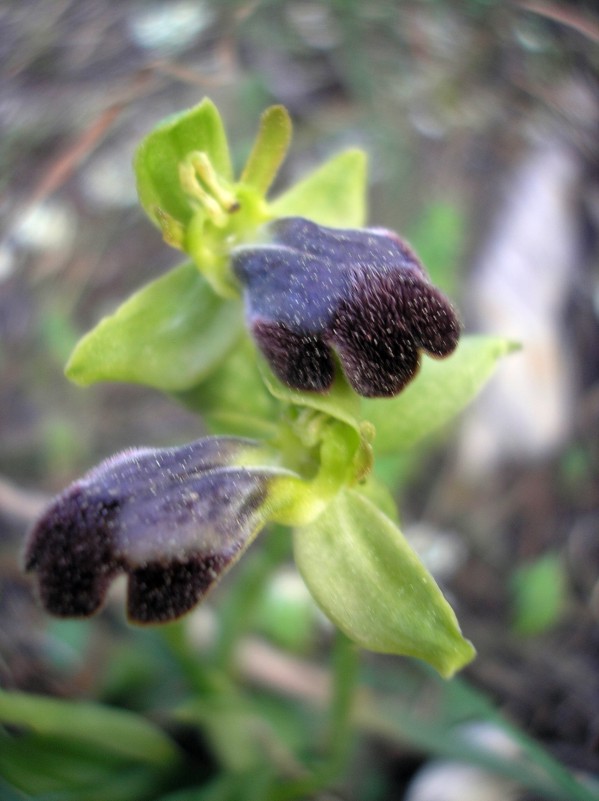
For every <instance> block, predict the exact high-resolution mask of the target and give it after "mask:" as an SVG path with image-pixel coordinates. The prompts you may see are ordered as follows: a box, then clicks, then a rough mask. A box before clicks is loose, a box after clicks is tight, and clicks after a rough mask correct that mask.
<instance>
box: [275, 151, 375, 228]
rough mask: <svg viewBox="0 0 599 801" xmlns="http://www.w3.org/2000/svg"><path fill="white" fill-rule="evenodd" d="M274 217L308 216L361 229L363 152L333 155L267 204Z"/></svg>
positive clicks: (364, 190) (362, 214)
mask: <svg viewBox="0 0 599 801" xmlns="http://www.w3.org/2000/svg"><path fill="white" fill-rule="evenodd" d="M270 211H271V213H272V215H273V216H274V217H307V218H308V219H310V220H313V221H314V222H316V223H318V224H319V225H330V226H332V227H338V228H360V227H361V226H363V225H364V222H365V220H366V154H365V153H364V151H362V150H357V149H354V150H346V151H344V152H342V153H339V155H337V156H334V157H333V158H332V159H330V160H329V161H327V162H325V164H323V165H322V166H321V167H318V168H317V169H316V170H314V172H312V173H310V175H308V176H307V177H306V178H304V179H303V180H302V181H299V183H297V184H295V185H294V186H292V187H291V189H288V190H287V191H286V192H284V193H283V194H282V195H281V196H280V197H279V198H277V199H276V200H274V201H273V202H272V203H271V204H270Z"/></svg>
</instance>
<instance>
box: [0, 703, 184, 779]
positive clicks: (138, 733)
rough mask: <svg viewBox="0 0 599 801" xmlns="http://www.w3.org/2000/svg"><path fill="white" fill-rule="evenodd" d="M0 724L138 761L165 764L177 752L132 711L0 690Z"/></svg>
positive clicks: (164, 738)
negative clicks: (64, 739)
mask: <svg viewBox="0 0 599 801" xmlns="http://www.w3.org/2000/svg"><path fill="white" fill-rule="evenodd" d="M0 721H2V723H5V724H7V725H11V726H19V727H24V728H26V729H29V730H31V731H32V732H35V733H37V734H44V735H54V736H56V737H66V738H72V739H74V740H77V741H79V742H81V743H82V744H90V745H95V746H97V747H98V748H101V749H105V750H106V751H107V752H109V753H111V754H117V755H119V756H121V757H128V758H130V759H135V760H140V761H142V762H147V763H155V764H169V763H172V762H173V760H174V759H176V758H177V749H176V748H175V746H174V745H173V743H172V742H171V740H170V739H169V738H168V737H167V736H166V734H164V733H163V732H162V731H161V730H160V729H159V728H158V727H156V726H154V725H153V724H152V723H150V722H149V721H147V720H145V719H144V718H142V717H141V716H140V715H137V714H134V713H133V712H129V711H126V710H120V709H110V708H109V707H106V706H102V705H100V704H93V703H88V702H85V701H65V700H63V699H57V698H46V697H44V696H41V695H33V694H30V693H24V692H7V691H6V690H2V689H0Z"/></svg>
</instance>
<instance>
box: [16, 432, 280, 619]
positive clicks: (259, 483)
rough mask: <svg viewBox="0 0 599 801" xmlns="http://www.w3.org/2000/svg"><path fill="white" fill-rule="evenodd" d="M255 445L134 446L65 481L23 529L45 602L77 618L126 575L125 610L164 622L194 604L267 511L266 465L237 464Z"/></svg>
mask: <svg viewBox="0 0 599 801" xmlns="http://www.w3.org/2000/svg"><path fill="white" fill-rule="evenodd" d="M256 447H257V446H256V445H255V444H254V443H252V442H251V441H249V440H242V439H234V438H227V437H209V438H206V439H201V440H198V441H196V442H192V443H190V444H189V445H184V446H182V447H180V448H165V449H149V448H145V449H133V450H129V451H125V452H124V453H121V454H118V455H117V456H113V457H111V458H109V459H107V460H106V461H104V462H102V463H101V464H100V465H98V466H97V467H95V468H94V469H93V470H91V471H90V472H89V473H87V474H86V475H85V476H84V477H83V478H81V479H80V480H78V481H76V482H74V483H73V484H71V486H70V487H68V488H67V489H66V490H65V491H64V492H63V493H62V494H61V495H59V496H58V497H57V498H56V499H55V500H54V501H53V502H52V503H51V504H50V506H49V507H48V509H47V510H46V511H45V513H44V514H43V515H42V516H41V518H40V519H39V520H38V522H37V523H36V524H35V526H34V528H33V529H32V531H31V532H30V534H29V538H28V541H27V545H26V551H25V566H26V569H27V570H29V571H35V572H36V574H37V580H38V585H39V595H40V598H41V600H42V603H43V604H44V606H45V607H46V609H47V610H48V611H49V612H51V613H53V614H55V615H58V616H60V617H80V616H86V615H90V614H92V613H94V612H96V611H97V610H98V609H99V608H100V606H101V605H102V603H103V601H104V598H105V595H106V590H107V588H108V586H109V584H110V582H111V580H112V579H113V578H114V577H115V576H116V575H117V574H119V573H123V572H124V573H127V574H128V577H129V578H128V597H127V609H128V614H129V618H130V619H131V620H133V621H136V622H139V623H150V622H160V621H168V620H172V619H174V618H177V617H179V616H180V615H182V614H184V613H185V612H187V611H188V610H189V609H191V608H192V607H193V606H195V605H196V604H197V603H198V602H199V601H200V600H201V599H202V598H203V597H204V595H205V594H206V593H207V592H208V590H209V589H210V588H211V587H212V586H213V585H214V584H215V582H216V581H217V580H218V579H219V578H220V576H221V575H222V574H223V572H224V571H225V570H226V569H227V568H228V567H229V566H230V565H231V564H232V563H233V562H234V561H235V559H236V558H237V556H238V555H239V553H240V551H242V550H243V549H244V548H245V547H247V546H248V544H249V543H250V542H251V540H252V538H253V537H254V536H255V534H256V532H257V531H258V530H259V528H260V527H261V526H262V525H263V524H264V522H265V520H266V512H265V509H264V504H265V500H266V498H267V495H268V488H269V483H270V481H271V480H272V478H273V475H275V473H274V472H273V471H272V470H269V469H268V468H255V467H236V466H235V461H236V460H237V459H238V458H239V457H240V456H242V455H243V454H246V453H248V452H251V451H252V449H253V448H256Z"/></svg>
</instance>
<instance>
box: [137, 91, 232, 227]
mask: <svg viewBox="0 0 599 801" xmlns="http://www.w3.org/2000/svg"><path fill="white" fill-rule="evenodd" d="M194 150H199V151H202V152H204V153H206V154H207V155H208V157H209V159H210V161H211V162H212V166H213V167H214V169H215V170H216V172H217V173H219V174H220V175H221V176H222V177H223V178H225V179H227V180H231V179H232V169H231V158H230V155H229V147H228V144H227V136H226V133H225V129H224V126H223V122H222V119H221V116H220V114H219V113H218V110H217V108H216V106H215V105H214V103H213V102H212V101H211V100H209V99H208V98H205V99H204V100H202V102H201V103H200V104H199V105H197V106H195V107H194V108H191V109H188V110H187V111H184V112H182V113H181V114H175V115H174V116H172V117H168V118H167V119H166V120H164V122H162V123H160V124H159V125H158V126H157V127H156V128H154V130H153V131H151V132H150V133H149V134H148V135H147V136H146V137H145V139H143V140H142V142H141V144H140V145H139V147H138V149H137V152H136V154H135V160H134V167H135V174H136V176H137V191H138V194H139V199H140V201H141V204H142V206H143V207H144V209H145V211H146V213H147V214H148V216H149V217H150V219H151V220H152V221H153V222H154V223H155V224H156V225H159V218H158V213H157V209H160V210H161V211H162V212H163V213H166V214H168V215H170V216H171V217H173V218H174V219H176V220H178V221H179V222H181V223H187V222H188V221H189V219H190V218H191V216H192V207H191V206H190V203H189V200H188V199H187V198H186V196H185V195H184V193H183V191H182V190H181V186H180V184H179V164H180V163H181V162H182V161H183V160H184V158H185V156H186V155H187V154H188V153H191V152H193V151H194Z"/></svg>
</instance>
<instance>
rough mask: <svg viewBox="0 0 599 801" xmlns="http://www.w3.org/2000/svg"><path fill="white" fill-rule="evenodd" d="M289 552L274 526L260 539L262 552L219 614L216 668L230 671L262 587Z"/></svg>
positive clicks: (285, 537) (283, 535) (283, 534)
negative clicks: (261, 540)
mask: <svg viewBox="0 0 599 801" xmlns="http://www.w3.org/2000/svg"><path fill="white" fill-rule="evenodd" d="M289 551H290V537H289V532H288V531H282V530H281V529H280V528H279V527H274V530H271V531H269V532H267V535H266V537H264V539H263V542H262V549H261V550H260V551H256V552H255V553H254V554H253V559H252V560H250V563H249V564H247V565H246V566H245V569H244V571H243V572H242V574H241V575H240V576H238V578H237V581H236V583H235V585H234V586H233V587H231V591H230V593H229V595H228V597H227V599H226V602H225V603H224V604H223V605H222V606H221V613H220V635H219V639H218V642H217V645H216V653H215V661H216V664H217V666H218V667H219V668H220V669H222V670H225V671H227V672H228V671H230V669H231V665H232V662H233V658H234V654H235V648H236V647H237V644H238V643H239V640H240V638H241V636H242V635H243V634H244V633H245V632H246V631H247V629H248V628H249V626H250V625H251V623H252V619H253V617H254V614H255V612H256V607H257V606H258V604H259V603H260V600H261V598H262V596H263V593H264V587H265V585H266V583H267V582H268V579H269V578H270V576H271V574H272V573H273V571H274V570H275V568H276V567H277V566H278V565H279V564H280V563H281V562H282V561H283V560H284V559H285V557H286V556H287V555H288V554H289Z"/></svg>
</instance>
